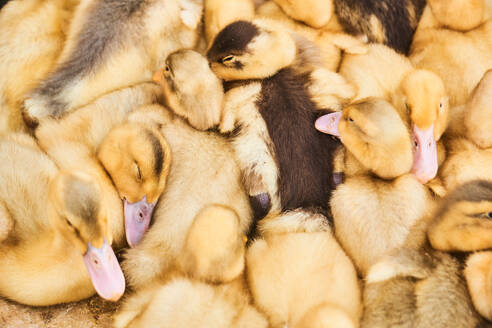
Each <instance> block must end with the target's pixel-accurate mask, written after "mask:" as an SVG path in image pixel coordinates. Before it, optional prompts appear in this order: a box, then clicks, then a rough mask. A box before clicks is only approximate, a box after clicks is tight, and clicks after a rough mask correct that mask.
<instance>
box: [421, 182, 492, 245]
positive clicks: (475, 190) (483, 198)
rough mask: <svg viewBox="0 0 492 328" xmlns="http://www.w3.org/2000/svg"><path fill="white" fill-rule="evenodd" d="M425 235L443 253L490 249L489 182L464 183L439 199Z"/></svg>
mask: <svg viewBox="0 0 492 328" xmlns="http://www.w3.org/2000/svg"><path fill="white" fill-rule="evenodd" d="M427 236H428V238H429V241H430V243H431V245H432V247H434V248H435V249H438V250H441V251H446V252H451V251H462V252H472V251H477V250H482V249H489V248H492V181H485V180H475V181H471V182H467V183H465V184H463V185H461V186H459V187H457V188H456V189H454V190H453V191H452V192H451V193H450V194H448V195H447V196H446V197H445V198H443V200H442V202H441V204H440V206H439V208H438V209H437V211H436V214H435V216H434V219H433V221H432V222H431V223H430V224H429V228H428V231H427Z"/></svg>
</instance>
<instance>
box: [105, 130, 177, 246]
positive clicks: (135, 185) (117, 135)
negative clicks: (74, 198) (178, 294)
mask: <svg viewBox="0 0 492 328" xmlns="http://www.w3.org/2000/svg"><path fill="white" fill-rule="evenodd" d="M97 155H98V158H99V160H100V161H101V163H102V164H103V166H104V168H105V169H106V171H107V172H108V173H109V175H110V176H111V179H112V180H113V183H114V184H115V186H116V190H117V191H118V193H119V195H120V197H121V198H122V199H123V202H124V215H125V233H126V240H127V242H128V244H129V245H130V246H131V247H133V246H135V245H137V244H138V243H139V242H140V241H141V239H142V238H143V236H144V234H145V232H146V231H147V230H148V228H149V225H150V221H151V218H152V213H153V211H154V207H155V205H156V203H157V200H158V199H159V196H160V195H161V194H162V192H163V191H164V188H165V186H166V181H167V176H168V174H169V170H170V167H171V149H170V147H169V144H168V143H167V141H166V140H165V139H164V137H163V136H162V135H161V134H160V133H159V131H158V130H157V129H155V128H153V127H151V126H147V125H143V124H138V123H126V124H122V125H120V126H117V127H115V128H113V129H112V130H111V131H110V132H109V133H108V135H107V136H106V138H105V139H104V140H103V142H102V143H101V146H100V147H99V150H98V154H97Z"/></svg>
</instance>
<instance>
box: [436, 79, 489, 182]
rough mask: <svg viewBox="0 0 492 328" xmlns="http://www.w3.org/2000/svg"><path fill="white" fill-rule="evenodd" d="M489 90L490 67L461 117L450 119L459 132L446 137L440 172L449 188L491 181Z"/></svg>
mask: <svg viewBox="0 0 492 328" xmlns="http://www.w3.org/2000/svg"><path fill="white" fill-rule="evenodd" d="M491 89H492V70H489V71H487V72H486V73H485V74H484V76H483V77H482V80H481V81H480V83H479V84H478V86H477V87H476V88H475V90H474V91H473V93H472V95H471V96H470V99H469V100H468V102H467V103H466V105H465V106H464V110H463V114H462V115H463V118H462V119H461V120H456V121H455V122H453V124H454V125H455V126H460V128H461V131H460V132H459V134H456V135H455V134H454V133H453V134H451V135H449V136H446V147H447V150H448V154H449V155H448V158H447V159H446V161H445V162H444V164H443V167H442V170H441V171H440V173H439V175H440V177H441V179H442V181H443V183H444V186H445V187H446V188H447V189H448V190H451V189H453V188H455V187H456V186H458V185H460V184H463V183H465V182H467V181H471V180H474V179H489V180H492V172H491V170H490V168H491V165H490V163H491V161H492V134H491V132H490V128H492V126H491V125H490V115H491V114H492V113H491V109H490V103H491V101H492V92H491ZM455 130H457V129H455ZM470 159H473V160H470Z"/></svg>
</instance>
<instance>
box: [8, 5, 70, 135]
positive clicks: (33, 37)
mask: <svg viewBox="0 0 492 328" xmlns="http://www.w3.org/2000/svg"><path fill="white" fill-rule="evenodd" d="M78 2H79V1H77V0H73V1H72V0H70V1H64V0H48V1H36V0H27V1H11V2H9V3H8V5H7V6H5V8H3V9H2V11H1V12H0V22H1V23H0V70H1V71H2V75H1V77H0V108H1V109H0V117H1V119H0V134H6V133H8V132H11V131H23V130H25V125H24V122H23V119H22V116H21V112H22V110H21V108H22V102H23V101H24V98H25V97H26V95H27V92H28V91H30V90H31V89H32V88H33V87H34V86H35V85H36V83H38V81H39V80H41V79H43V78H44V77H45V76H46V75H47V74H48V73H49V72H50V70H51V69H52V67H53V66H54V65H55V62H56V60H57V58H58V56H59V54H60V52H61V51H62V49H63V44H64V42H65V39H66V32H67V30H68V25H69V21H70V18H71V17H72V13H73V11H74V8H75V6H76V5H77V4H78ZM5 3H6V2H5V1H3V2H2V4H5Z"/></svg>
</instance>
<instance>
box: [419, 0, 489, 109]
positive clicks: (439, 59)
mask: <svg viewBox="0 0 492 328" xmlns="http://www.w3.org/2000/svg"><path fill="white" fill-rule="evenodd" d="M445 5H446V6H447V5H448V4H447V2H446V4H445ZM429 10H430V9H429ZM422 23H425V22H422ZM409 58H410V60H411V61H412V63H413V64H414V65H415V66H416V67H417V68H422V69H427V70H430V71H433V72H434V73H436V74H437V75H439V76H440V77H441V79H442V80H443V82H444V86H445V89H446V91H447V93H448V95H449V104H450V106H451V108H453V107H455V106H460V105H463V104H465V103H466V101H467V99H468V97H469V96H470V94H471V92H472V91H473V89H474V88H475V87H476V85H477V84H478V82H479V81H480V79H481V78H482V76H483V74H484V73H485V72H486V71H487V70H489V69H490V68H492V20H490V19H489V20H487V21H486V22H484V23H483V24H481V25H479V26H478V27H476V28H474V29H472V30H470V31H468V32H459V31H453V30H450V29H447V28H441V27H440V26H439V25H437V26H436V25H432V24H431V25H425V24H423V25H422V26H420V27H419V28H418V30H417V32H416V33H415V37H414V39H413V42H412V46H411V50H410V53H409ZM456 76H459V77H460V78H459V79H457V78H456Z"/></svg>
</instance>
